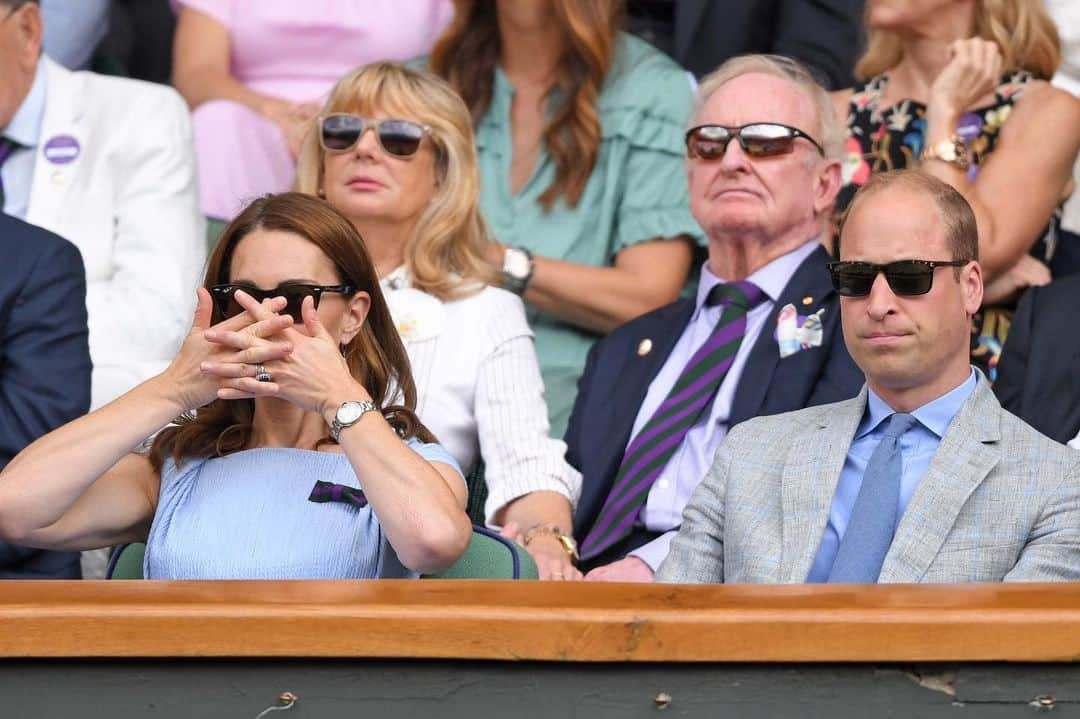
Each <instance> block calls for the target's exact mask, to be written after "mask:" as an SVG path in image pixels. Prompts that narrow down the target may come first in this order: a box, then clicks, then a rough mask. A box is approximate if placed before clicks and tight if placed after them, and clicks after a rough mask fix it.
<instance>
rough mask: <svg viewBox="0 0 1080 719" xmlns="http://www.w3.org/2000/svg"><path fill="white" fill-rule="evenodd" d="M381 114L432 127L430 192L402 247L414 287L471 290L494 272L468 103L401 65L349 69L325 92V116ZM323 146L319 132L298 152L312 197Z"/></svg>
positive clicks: (492, 279)
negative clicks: (487, 250) (432, 181)
mask: <svg viewBox="0 0 1080 719" xmlns="http://www.w3.org/2000/svg"><path fill="white" fill-rule="evenodd" d="M376 108H378V109H379V110H380V111H382V112H386V113H388V114H391V115H396V116H399V117H401V118H403V119H408V120H413V121H416V122H419V123H422V124H424V125H427V126H428V127H430V128H431V132H430V133H429V135H428V137H429V138H430V140H431V144H432V147H433V149H434V153H435V180H436V188H435V194H434V195H433V196H432V198H431V201H430V202H428V204H427V207H425V208H424V211H423V212H422V213H421V215H420V218H419V219H418V220H417V223H416V227H415V229H414V230H413V233H412V236H411V237H410V238H409V239H408V240H407V241H406V244H405V264H406V266H407V267H408V268H409V273H410V274H411V275H412V282H413V286H414V287H416V288H417V289H420V290H423V291H424V292H427V293H428V294H431V295H434V296H436V297H438V298H439V299H441V300H451V299H455V298H458V297H463V296H466V295H469V294H473V293H475V292H477V291H478V290H480V289H481V288H482V287H483V285H485V284H497V282H498V279H499V275H498V272H497V271H496V269H495V268H494V267H493V266H492V265H491V264H490V263H488V261H487V260H486V259H485V252H484V251H485V248H486V247H487V245H488V243H489V242H490V236H489V233H488V227H487V224H486V223H485V222H484V219H483V217H482V216H481V214H480V204H479V203H480V170H479V169H478V167H477V164H476V146H475V145H474V144H473V132H472V122H471V121H470V119H469V110H468V108H466V107H465V103H464V102H462V100H461V98H460V97H458V95H457V93H455V92H454V90H453V88H451V87H450V85H448V84H447V83H446V82H445V81H443V80H442V79H440V78H439V77H437V76H436V75H433V74H432V73H429V72H424V71H421V70H413V69H411V68H407V67H405V66H403V65H401V64H399V63H394V62H376V63H372V64H370V65H365V66H363V67H360V68H357V69H356V70H353V71H352V72H350V73H349V74H348V75H346V76H345V77H343V78H342V79H341V80H339V81H338V83H337V84H336V85H335V86H334V89H333V90H331V91H330V97H329V99H328V100H327V101H326V106H325V107H324V108H323V114H329V113H334V112H349V113H356V114H358V115H363V116H370V115H371V113H372V112H373V111H374V110H375V109H376ZM324 169H325V164H324V162H323V151H322V148H321V147H320V145H319V138H318V135H317V133H316V132H310V133H308V136H307V137H306V138H305V140H304V144H303V147H302V148H301V150H300V157H299V158H298V163H297V168H296V182H295V188H296V189H297V190H298V191H300V192H306V193H308V194H311V195H315V194H318V193H319V191H320V188H321V187H322V181H323V172H324Z"/></svg>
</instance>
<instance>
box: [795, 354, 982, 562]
mask: <svg viewBox="0 0 1080 719" xmlns="http://www.w3.org/2000/svg"><path fill="white" fill-rule="evenodd" d="M977 381H978V379H977V376H976V374H975V370H974V369H973V370H971V375H969V376H968V378H967V379H966V380H964V382H963V383H962V384H961V385H960V386H959V387H957V388H956V389H953V390H951V391H949V392H948V393H946V394H944V395H942V396H941V397H938V398H937V399H935V400H934V401H933V402H928V403H927V404H924V405H923V406H922V407H919V408H918V409H916V410H915V411H914V412H912V413H911V414H912V416H914V417H915V419H916V420H918V421H917V422H916V423H915V424H914V425H913V426H912V427H911V429H909V430H908V431H907V432H906V433H905V434H904V435H903V436H902V437H901V438H900V460H901V462H902V463H903V470H902V473H901V475H900V500H899V506H898V507H897V511H896V526H899V524H900V520H901V519H903V516H904V510H906V509H907V506H908V502H910V501H911V495H913V494H915V489H916V487H918V486H919V481H920V480H921V479H922V478H923V475H924V474H926V469H927V467H929V466H930V460H931V459H933V458H934V452H936V451H937V448H938V445H940V444H941V438H942V437H943V436H945V430H947V429H948V428H949V424H950V423H951V422H952V421H953V418H954V417H955V416H956V413H957V412H959V411H960V408H961V407H962V406H963V404H964V402H966V401H967V398H968V397H969V396H970V395H971V393H972V392H973V391H974V390H975V384H976V382H977ZM895 411H896V410H894V409H893V408H892V407H890V406H889V405H888V404H886V403H885V400H883V399H881V397H879V396H878V395H877V394H876V393H875V392H874V390H872V389H871V390H868V391H867V401H866V413H865V415H864V416H863V419H862V422H860V423H859V428H858V429H857V430H856V431H855V439H854V440H852V442H851V449H849V450H848V455H847V459H846V460H844V468H843V469H842V470H841V471H840V481H839V482H838V483H837V485H836V494H835V495H833V502H832V508H831V509H830V510H829V523H828V525H826V527H825V534H824V535H822V537H821V545H820V546H819V547H818V553H817V557H815V558H814V564H813V566H811V567H810V574H809V575H808V576H807V578H806V581H807V582H825V581H828V579H829V572H830V571H831V570H832V565H833V562H834V561H835V560H836V552H837V550H838V549H839V548H840V540H842V539H843V538H844V532H845V531H846V530H847V525H848V521H849V520H850V519H851V510H852V508H854V506H855V498H856V497H858V496H859V489H860V488H861V487H862V479H863V474H864V473H865V472H866V465H867V463H868V462H869V461H870V455H872V454H873V453H874V450H875V449H876V448H877V446H878V442H880V441H881V438H882V436H883V434H884V426H883V425H884V422H885V420H886V419H888V417H889V415H891V414H893V413H894V412H895ZM893 531H896V527H895V526H894V527H893Z"/></svg>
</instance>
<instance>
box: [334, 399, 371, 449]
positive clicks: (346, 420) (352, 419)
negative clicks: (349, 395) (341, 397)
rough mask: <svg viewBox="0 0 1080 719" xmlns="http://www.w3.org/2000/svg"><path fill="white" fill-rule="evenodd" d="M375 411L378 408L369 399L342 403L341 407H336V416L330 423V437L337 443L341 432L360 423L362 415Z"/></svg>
mask: <svg viewBox="0 0 1080 719" xmlns="http://www.w3.org/2000/svg"><path fill="white" fill-rule="evenodd" d="M377 409H379V408H378V407H376V406H375V403H374V402H372V401H371V400H369V399H365V400H354V401H349V402H342V403H341V406H340V407H338V411H337V414H335V415H334V420H333V421H332V422H331V423H330V436H331V437H332V438H333V440H334V441H335V442H337V441H338V435H339V434H341V430H343V429H345V428H346V427H352V426H353V425H354V424H356V423H357V422H359V421H360V418H361V417H363V416H364V414H366V413H367V412H374V411H376V410H377Z"/></svg>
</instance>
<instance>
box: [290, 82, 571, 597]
mask: <svg viewBox="0 0 1080 719" xmlns="http://www.w3.org/2000/svg"><path fill="white" fill-rule="evenodd" d="M479 183H480V177H479V173H478V172H477V167H476V150H475V148H474V146H473V142H472V130H471V126H470V122H469V113H468V110H467V109H466V108H465V105H464V103H463V102H462V101H461V98H460V97H458V96H457V94H456V93H455V92H454V91H453V89H451V88H450V86H449V85H448V84H447V83H445V82H444V81H442V80H440V79H439V78H438V77H436V76H434V75H432V74H430V73H427V72H421V71H417V70H412V69H408V68H405V67H403V66H401V65H398V64H394V63H376V64H373V65H369V66H367V67H363V68H360V69H358V70H356V71H354V72H353V73H350V74H349V75H347V76H346V77H344V78H343V79H342V80H341V81H340V82H339V83H338V84H337V86H336V87H335V88H334V89H333V91H331V93H330V98H329V100H328V102H327V104H326V107H325V108H324V109H323V111H322V114H321V116H320V119H319V123H318V132H317V133H313V134H312V136H310V137H309V138H308V140H307V141H306V144H305V146H304V148H303V149H302V151H301V153H300V158H299V165H298V174H297V188H298V189H299V190H301V191H303V192H309V193H311V194H318V195H320V196H322V197H325V198H326V199H327V200H328V201H329V202H330V203H331V204H332V205H334V207H336V208H337V209H339V210H340V211H341V212H342V213H343V214H344V215H345V216H346V217H348V218H349V220H350V221H351V222H352V223H353V224H354V225H355V226H356V228H357V229H358V230H359V231H360V235H361V236H362V237H363V238H364V243H365V244H366V245H367V248H368V251H369V252H370V253H371V255H372V259H373V260H374V262H375V267H376V269H377V270H378V273H379V277H380V278H381V282H382V288H383V292H384V295H385V296H386V298H387V302H388V303H389V305H390V311H391V314H392V315H393V316H394V319H395V322H396V325H397V328H398V331H399V332H400V333H401V337H402V339H403V340H404V342H405V348H406V350H407V351H408V353H409V359H410V361H411V363H412V371H413V376H414V377H415V378H416V384H417V397H418V399H417V405H416V407H417V414H418V415H419V416H420V418H421V419H422V420H423V421H424V423H425V424H426V425H427V426H428V427H430V428H431V430H432V431H433V432H434V433H435V435H436V436H437V437H439V439H440V441H441V442H443V443H444V446H445V447H446V448H447V449H448V450H449V451H450V452H451V454H453V455H454V457H455V458H456V459H457V460H458V462H459V464H460V465H461V466H462V467H463V468H464V469H465V471H466V472H467V473H471V472H472V471H473V470H474V469H475V468H476V467H477V465H478V464H479V463H480V462H481V461H482V462H483V464H484V478H485V481H486V483H487V487H488V490H489V493H488V497H487V500H486V503H485V505H484V508H483V513H484V517H485V518H486V520H487V521H488V522H489V523H491V524H494V525H505V526H507V528H508V530H509V531H508V534H511V535H515V536H516V532H515V528H520V529H521V530H522V532H523V534H525V535H526V536H525V537H523V538H522V541H526V540H527V548H528V549H529V551H530V552H532V554H533V556H534V557H535V558H536V560H537V565H538V566H539V568H540V572H541V576H542V577H545V578H555V579H569V578H576V577H577V576H578V574H577V572H576V570H575V569H574V568H573V566H572V564H571V561H570V560H571V555H572V552H573V546H572V545H570V544H569V541H568V540H569V532H570V516H571V505H572V503H573V502H575V501H576V499H577V496H578V493H579V492H580V484H581V477H580V475H579V474H578V473H577V471H576V470H574V469H573V468H572V467H570V465H569V464H567V463H566V461H565V459H564V454H565V451H566V446H565V445H564V444H563V443H562V442H561V441H559V440H556V439H552V438H551V437H550V436H549V435H548V420H547V410H546V408H545V406H544V386H543V383H542V381H541V378H540V372H539V369H538V367H537V361H536V350H535V349H534V346H533V337H532V331H531V330H530V329H529V325H528V322H527V321H526V318H525V311H524V307H523V305H522V303H521V300H520V299H518V298H517V297H515V296H514V295H513V294H511V293H509V292H506V291H504V290H502V289H498V288H497V287H492V286H491V284H492V283H493V282H496V281H497V273H496V272H495V271H494V269H493V268H492V267H491V266H490V265H489V264H488V263H487V262H486V261H485V259H484V252H485V248H486V247H487V245H488V243H489V239H488V236H489V235H488V229H487V225H486V224H485V223H484V220H483V219H482V218H481V216H480V210H479V207H478V204H477V199H478V195H479V192H480V189H479ZM530 530H531V531H532V534H531V535H530V534H528V532H529V531H530Z"/></svg>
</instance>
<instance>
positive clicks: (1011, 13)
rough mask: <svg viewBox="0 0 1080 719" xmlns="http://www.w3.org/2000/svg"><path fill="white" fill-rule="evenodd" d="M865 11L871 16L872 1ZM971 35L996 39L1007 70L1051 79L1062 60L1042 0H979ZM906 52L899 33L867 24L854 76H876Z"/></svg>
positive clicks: (1003, 65)
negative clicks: (868, 26)
mask: <svg viewBox="0 0 1080 719" xmlns="http://www.w3.org/2000/svg"><path fill="white" fill-rule="evenodd" d="M866 12H867V16H869V12H870V6H869V5H867V10H866ZM972 37H980V38H982V39H984V40H991V41H993V42H994V43H996V44H997V46H998V47H999V48H1000V49H1001V56H1002V68H1004V69H1005V70H1027V71H1028V72H1030V73H1031V74H1032V75H1034V76H1035V77H1037V78H1040V79H1042V80H1049V79H1050V78H1051V77H1053V76H1054V73H1055V72H1056V71H1057V68H1058V66H1059V65H1060V64H1061V38H1060V37H1059V36H1058V31H1057V26H1056V25H1054V21H1053V20H1052V19H1051V18H1050V15H1049V14H1048V13H1047V12H1046V8H1045V7H1044V6H1043V3H1042V0H976V3H975V29H974V31H973V32H972ZM903 56H904V54H903V47H902V44H901V41H900V36H899V35H897V34H896V33H895V32H892V31H890V30H873V29H869V28H868V38H867V43H866V52H864V53H863V54H862V57H860V58H859V61H858V62H857V63H855V77H857V78H859V79H860V80H869V79H870V78H872V77H876V76H878V75H880V74H882V73H883V72H885V71H886V70H890V69H892V68H893V67H895V66H896V65H897V63H899V62H900V60H901V59H902V58H903Z"/></svg>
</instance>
